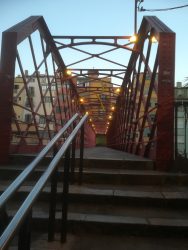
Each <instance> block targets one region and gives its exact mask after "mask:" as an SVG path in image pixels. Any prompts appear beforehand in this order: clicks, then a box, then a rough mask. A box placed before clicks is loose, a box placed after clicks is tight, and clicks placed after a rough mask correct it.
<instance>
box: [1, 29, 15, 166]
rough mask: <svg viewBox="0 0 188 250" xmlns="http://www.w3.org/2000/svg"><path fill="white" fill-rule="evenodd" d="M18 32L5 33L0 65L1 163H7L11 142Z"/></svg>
mask: <svg viewBox="0 0 188 250" xmlns="http://www.w3.org/2000/svg"><path fill="white" fill-rule="evenodd" d="M16 45H17V34H16V32H3V36H2V48H1V65H0V117H1V119H2V120H1V122H0V138H1V143H0V163H6V162H7V161H8V156H9V147H10V142H11V122H12V114H13V88H14V71H15V60H16Z"/></svg>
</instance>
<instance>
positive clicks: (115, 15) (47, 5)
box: [0, 0, 188, 82]
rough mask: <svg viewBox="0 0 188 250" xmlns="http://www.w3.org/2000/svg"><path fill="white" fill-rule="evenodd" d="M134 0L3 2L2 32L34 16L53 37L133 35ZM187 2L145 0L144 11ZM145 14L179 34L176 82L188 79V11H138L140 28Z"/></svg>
mask: <svg viewBox="0 0 188 250" xmlns="http://www.w3.org/2000/svg"><path fill="white" fill-rule="evenodd" d="M134 2H135V1H134V0H92V1H90V0H71V1H68V0H67V1H65V0H0V10H1V15H0V40H1V33H2V31H4V30H6V29H8V28H9V27H11V26H13V25H14V24H16V23H18V22H20V21H22V20H23V19H25V18H27V17H29V16H31V15H42V16H44V19H45V21H46V23H47V25H48V27H49V29H50V31H51V33H52V34H53V35H104V36H105V35H112V36H115V35H119V36H123V35H132V34H133V33H134ZM185 4H188V0H144V3H142V6H143V8H145V9H158V8H170V7H176V6H180V5H185ZM144 15H155V16H157V17H158V18H159V19H161V20H162V21H163V22H164V23H165V24H166V25H167V26H169V27H170V28H171V29H172V30H173V31H174V32H176V73H175V79H176V82H177V81H182V82H183V81H184V79H185V77H188V66H187V65H188V62H187V58H188V49H187V48H186V46H187V41H188V32H187V31H186V30H187V25H188V8H181V9H177V10H171V11H163V12H162V11H161V12H148V11H146V12H138V27H139V26H140V23H141V20H142V17H143V16H144Z"/></svg>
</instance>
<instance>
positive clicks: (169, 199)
mask: <svg viewBox="0 0 188 250" xmlns="http://www.w3.org/2000/svg"><path fill="white" fill-rule="evenodd" d="M9 183H10V182H7V181H1V184H0V192H1V193H2V192H3V191H4V190H5V189H6V187H8V185H9ZM33 185H34V182H27V183H25V184H24V185H23V186H22V187H20V188H19V190H18V191H17V193H16V194H14V196H13V197H12V200H15V201H17V202H18V201H22V200H23V199H24V198H25V197H26V196H27V195H28V193H29V192H30V191H31V189H32V187H33ZM49 197H50V183H48V184H47V186H46V187H45V188H44V189H43V192H42V193H41V194H40V196H39V200H40V201H48V200H49ZM56 198H57V201H60V200H61V199H62V183H59V184H58V188H57V197H56ZM69 201H70V202H71V203H75V204H77V205H78V204H84V205H85V206H86V205H87V203H90V204H94V203H96V204H98V205H100V204H104V205H107V204H111V205H114V206H116V205H119V204H120V205H135V206H157V207H174V208H182V207H188V187H187V186H162V187H161V186H143V185H142V186H132V185H131V186H116V185H102V186H98V185H92V184H90V185H86V184H84V185H82V186H80V185H70V187H69Z"/></svg>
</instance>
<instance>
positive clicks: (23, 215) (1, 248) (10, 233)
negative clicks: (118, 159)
mask: <svg viewBox="0 0 188 250" xmlns="http://www.w3.org/2000/svg"><path fill="white" fill-rule="evenodd" d="M77 116H78V115H77V114H76V115H75V116H73V117H72V119H71V120H70V121H69V122H68V123H67V124H66V125H65V126H64V129H62V130H61V131H64V132H65V128H66V129H67V127H68V125H69V126H70V124H71V123H72V122H73V121H74V120H75V119H76V118H77ZM87 117H88V115H87V114H86V115H84V116H83V117H82V119H81V120H80V121H79V123H78V124H77V126H76V127H75V128H74V129H73V131H72V132H71V134H70V135H69V137H68V138H67V139H66V141H65V142H64V144H63V145H62V146H61V147H60V149H59V151H58V152H57V154H56V155H55V156H54V158H53V159H52V161H51V163H50V164H49V166H48V167H47V169H46V170H45V171H44V173H43V174H42V176H41V177H40V178H39V180H38V181H37V182H36V184H35V185H34V187H33V188H32V190H31V192H30V193H29V194H28V196H27V197H26V199H25V200H24V202H23V203H22V205H21V206H20V208H19V209H18V211H17V212H16V214H15V215H14V217H13V218H12V220H11V221H10V223H9V224H8V226H7V227H6V229H5V230H4V232H3V234H2V235H1V237H0V250H5V249H7V247H8V246H9V244H10V242H11V240H12V238H13V237H14V235H15V234H16V232H17V231H18V229H19V228H20V227H21V225H22V224H23V223H24V220H25V219H27V217H28V216H30V214H31V211H32V206H33V204H34V202H35V201H36V199H37V197H38V196H39V195H40V193H41V192H42V189H43V188H44V186H45V184H46V183H47V181H48V180H49V179H50V178H51V176H52V175H53V173H54V172H55V171H56V169H57V167H58V163H59V162H60V160H61V159H62V157H63V156H64V155H65V153H66V152H67V150H68V152H69V156H70V146H71V143H72V141H73V140H74V139H75V137H76V135H77V134H78V132H79V130H80V129H82V127H83V126H84V123H85V121H86V120H87ZM62 134H63V132H59V133H58V134H57V135H56V136H55V137H54V138H53V139H52V141H51V142H50V143H49V144H48V145H47V146H46V147H45V148H44V149H43V150H42V151H41V153H40V154H39V155H38V157H37V158H36V159H38V160H36V159H35V160H34V161H33V162H35V164H34V163H31V164H30V165H29V166H28V167H27V168H26V169H25V170H24V171H23V172H22V173H21V174H20V176H21V181H20V178H19V177H18V178H16V179H17V181H18V182H19V184H16V182H15V181H14V182H13V183H14V185H15V189H16V190H17V188H18V187H19V186H20V184H21V183H22V181H23V180H24V179H25V177H27V176H28V175H29V174H30V173H31V172H32V171H33V169H34V168H35V166H36V165H37V164H38V163H39V162H40V161H41V160H42V159H43V158H44V156H45V155H46V154H47V152H48V151H49V150H50V148H51V147H52V146H53V145H54V144H55V142H56V141H57V140H58V139H59V138H60V137H61V135H62ZM49 145H50V146H49ZM66 155H67V153H66ZM39 156H40V157H39ZM79 171H80V172H82V170H81V169H80V170H79ZM23 173H24V174H23ZM64 181H65V180H64ZM10 186H11V188H10V187H9V188H8V189H9V192H6V191H5V192H6V194H7V196H8V197H10V196H11V195H12V194H13V193H14V192H15V191H16V190H12V189H13V185H10ZM2 196H3V197H4V199H3V200H2V199H1V204H5V201H7V199H8V198H6V197H5V195H4V194H2ZM2 202H3V203H2ZM66 207H67V205H66ZM66 212H67V211H66ZM62 217H65V219H67V214H65V215H64V216H62ZM65 222H66V221H65ZM65 234H66V232H65ZM62 238H63V237H62ZM64 238H66V236H64ZM28 249H30V246H29V247H28ZM25 250H26V249H25Z"/></svg>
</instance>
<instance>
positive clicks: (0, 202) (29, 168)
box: [0, 114, 78, 209]
mask: <svg viewBox="0 0 188 250" xmlns="http://www.w3.org/2000/svg"><path fill="white" fill-rule="evenodd" d="M76 118H78V114H75V115H74V116H73V117H72V118H71V119H70V120H69V121H68V122H67V123H66V124H65V126H64V127H63V128H62V129H60V131H59V132H58V133H57V134H56V135H55V136H54V138H53V139H52V140H51V141H50V142H49V143H48V144H47V145H46V146H45V147H44V148H43V150H42V151H41V152H40V153H39V154H38V156H37V157H36V158H35V159H34V160H33V161H32V162H31V163H30V164H29V165H28V166H27V167H26V168H25V169H24V170H23V171H22V173H21V174H20V175H19V176H18V177H17V178H16V179H15V180H14V181H13V182H12V183H11V184H10V186H8V188H7V189H6V190H5V191H4V192H3V194H2V195H1V196H0V209H1V207H3V205H4V204H5V203H6V201H7V200H8V199H9V198H10V197H11V196H12V195H13V194H14V193H15V192H16V190H17V189H18V188H19V187H20V186H21V184H22V183H23V182H24V181H25V179H26V178H27V177H28V176H29V175H30V174H31V173H32V172H33V171H34V170H35V168H36V167H37V165H38V163H39V162H40V161H41V160H42V159H43V158H44V156H45V155H46V154H47V153H48V152H49V151H50V149H51V148H52V147H53V146H54V144H55V143H56V142H57V141H58V140H59V138H60V137H61V136H62V135H63V134H64V133H65V131H66V130H67V129H68V127H70V125H71V124H72V123H73V122H74V121H75V119H76Z"/></svg>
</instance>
